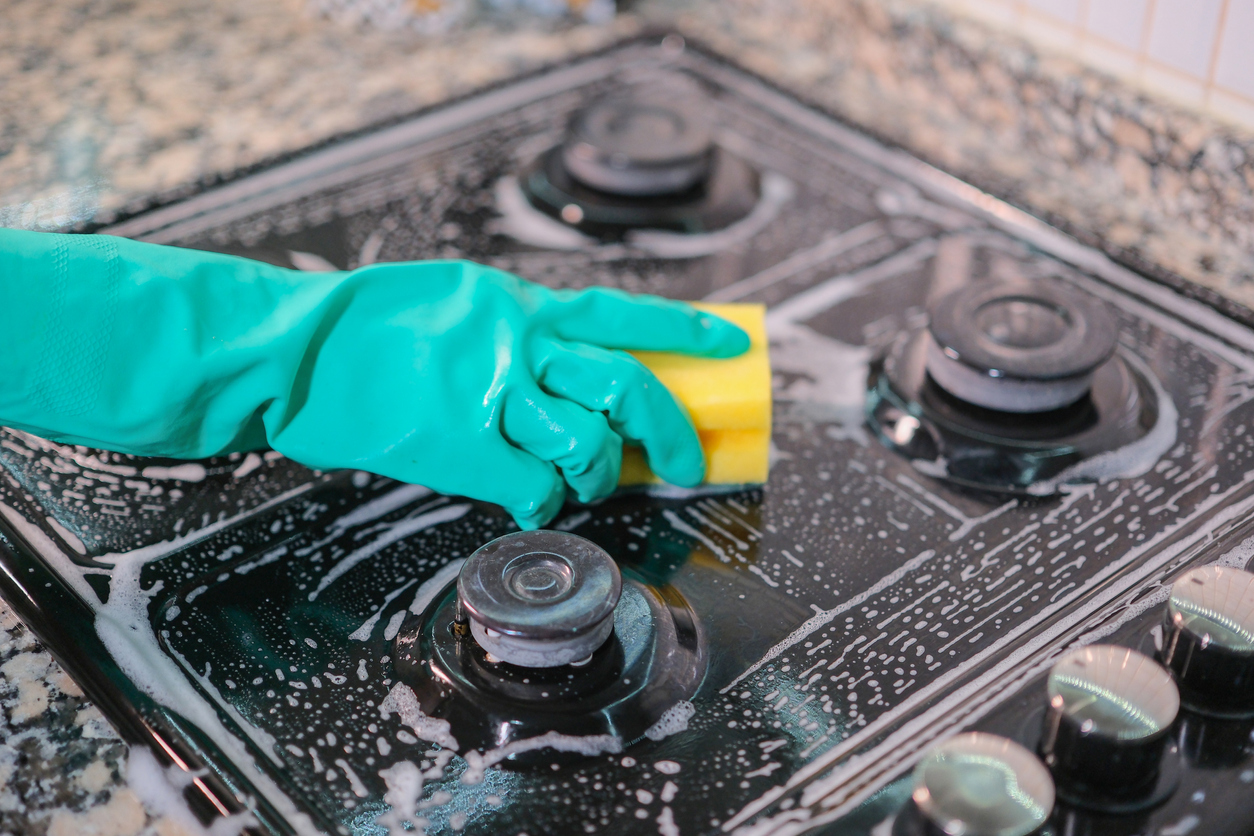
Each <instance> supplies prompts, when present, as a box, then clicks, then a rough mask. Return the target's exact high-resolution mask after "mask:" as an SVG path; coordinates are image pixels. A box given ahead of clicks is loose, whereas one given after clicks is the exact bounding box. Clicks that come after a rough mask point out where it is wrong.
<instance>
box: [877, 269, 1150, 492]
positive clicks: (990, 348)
mask: <svg viewBox="0 0 1254 836" xmlns="http://www.w3.org/2000/svg"><path fill="white" fill-rule="evenodd" d="M928 313H929V320H930V323H929V325H928V327H927V328H924V329H919V330H916V331H914V332H912V333H909V334H907V335H905V336H904V337H903V338H902V339H901V340H899V341H898V342H897V343H896V344H895V345H894V347H893V349H892V350H891V351H890V352H889V354H888V356H887V357H886V358H884V359H883V360H882V361H881V362H879V363H877V364H875V365H874V366H873V368H872V374H871V383H870V389H871V391H870V394H869V397H868V400H867V408H868V416H869V421H870V423H871V426H872V427H873V428H874V429H875V430H876V432H877V434H878V435H879V437H880V438H881V440H882V441H884V443H886V444H887V445H888V446H889V447H891V448H893V449H895V450H897V451H898V452H900V453H902V454H904V455H906V456H908V457H909V458H911V459H913V460H915V464H916V466H918V467H919V468H920V469H921V470H923V471H925V472H927V473H930V474H932V475H936V476H940V477H942V478H947V479H949V480H951V481H954V482H958V483H961V484H967V485H970V486H973V487H979V488H984V489H992V490H997V491H1006V492H1010V493H1025V494H1048V493H1053V492H1055V491H1056V490H1057V489H1058V486H1059V485H1060V484H1063V483H1065V482H1068V481H1086V480H1091V479H1099V478H1104V477H1106V476H1108V475H1119V474H1120V472H1122V471H1121V468H1122V469H1123V470H1126V469H1127V468H1129V467H1137V466H1139V464H1140V463H1139V461H1133V459H1137V458H1138V457H1139V458H1145V457H1149V456H1152V457H1153V458H1156V457H1157V456H1158V455H1160V454H1161V452H1162V451H1158V450H1157V448H1158V447H1160V446H1162V445H1161V444H1158V443H1156V442H1157V439H1156V438H1149V436H1150V435H1151V434H1153V433H1154V432H1155V429H1156V428H1157V427H1158V426H1159V424H1160V420H1159V419H1160V417H1161V416H1160V403H1159V401H1160V397H1159V387H1158V384H1157V382H1156V381H1154V380H1152V379H1151V377H1150V375H1149V372H1148V370H1146V369H1145V368H1144V364H1142V363H1140V362H1139V361H1138V360H1137V359H1136V358H1135V357H1131V356H1129V355H1124V354H1122V353H1120V352H1118V351H1116V343H1117V329H1116V327H1115V323H1114V320H1113V319H1112V317H1111V316H1110V313H1109V312H1108V311H1107V310H1106V308H1105V307H1104V305H1103V304H1102V303H1101V302H1099V301H1097V300H1096V299H1093V298H1091V297H1087V296H1084V295H1081V294H1080V293H1078V292H1076V291H1074V290H1072V289H1071V288H1069V287H1068V286H1066V285H1064V284H1063V283H1062V282H1059V281H1054V280H1036V281H1019V282H1007V283H993V282H979V283H973V284H970V285H967V286H966V287H963V288H961V289H959V290H957V291H955V292H953V293H951V294H949V295H947V296H945V297H942V298H941V299H940V300H938V301H937V302H936V303H934V304H933V305H932V306H931V308H930V310H929V312H928ZM1168 409H1170V407H1168ZM1166 417H1167V418H1168V419H1169V421H1170V423H1171V424H1172V425H1173V426H1174V418H1173V417H1171V416H1166ZM1164 423H1166V422H1164ZM1170 429H1171V428H1170V427H1166V426H1164V427H1163V428H1161V429H1160V430H1159V431H1158V433H1157V434H1158V435H1162V436H1164V438H1166V436H1167V433H1166V432H1164V430H1170ZM1171 437H1172V438H1174V434H1171ZM1138 442H1143V443H1140V444H1138ZM1168 443H1169V439H1168ZM1120 451H1123V455H1122V458H1121V454H1120ZM1103 454H1106V455H1104V456H1103V459H1102V460H1101V461H1100V462H1099V461H1097V460H1096V457H1097V456H1099V455H1103ZM1123 459H1127V461H1124V460H1123ZM1085 462H1090V465H1091V466H1087V467H1086V466H1085V465H1084V463H1085ZM1108 471H1109V472H1108Z"/></svg>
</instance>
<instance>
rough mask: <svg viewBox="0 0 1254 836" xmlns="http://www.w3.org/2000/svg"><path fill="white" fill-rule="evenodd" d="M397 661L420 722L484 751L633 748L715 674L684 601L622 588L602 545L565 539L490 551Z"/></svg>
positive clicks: (407, 636)
mask: <svg viewBox="0 0 1254 836" xmlns="http://www.w3.org/2000/svg"><path fill="white" fill-rule="evenodd" d="M395 658H396V667H397V671H398V673H399V674H400V676H401V678H402V680H403V681H404V682H406V684H408V685H409V686H410V687H412V688H413V689H414V692H415V693H416V694H417V696H418V700H419V703H420V704H421V706H422V710H423V711H424V712H425V713H426V714H428V715H430V716H433V717H439V718H441V719H444V720H447V721H449V723H450V724H451V727H452V732H453V735H454V736H455V737H456V738H457V739H458V740H459V741H462V742H463V743H469V744H470V745H472V746H481V747H484V748H489V747H497V746H503V745H506V744H508V743H509V742H511V741H512V740H524V739H527V738H531V737H536V736H539V735H545V734H549V733H550V732H556V733H558V734H561V735H566V736H570V737H588V736H601V735H612V736H615V737H618V738H621V739H622V741H623V742H624V743H630V742H631V741H633V740H636V739H638V738H640V737H642V736H643V735H644V734H645V732H646V731H648V730H649V729H650V727H652V726H653V725H654V724H656V723H657V722H658V721H659V720H660V719H661V718H662V716H663V715H664V714H665V713H666V712H667V711H668V710H669V709H671V708H672V707H674V706H675V705H676V703H678V702H679V701H680V700H685V699H688V698H689V697H691V696H692V695H693V694H694V693H696V690H697V686H698V685H700V683H701V680H702V678H703V677H704V675H705V670H706V653H705V642H704V637H703V635H702V631H701V628H700V625H699V623H698V621H697V616H696V614H695V613H694V612H693V610H692V608H691V607H690V606H689V605H688V602H687V601H686V600H685V599H684V597H683V596H682V595H681V594H680V593H679V592H678V591H677V590H675V589H673V588H672V587H669V586H663V587H653V586H647V585H645V584H643V583H641V582H639V581H637V580H634V579H630V578H628V579H626V580H622V579H621V578H620V574H619V570H618V567H617V565H616V564H615V563H614V561H613V559H611V558H610V556H609V555H608V554H606V553H605V552H604V551H603V550H602V549H601V548H600V547H598V546H597V545H595V544H594V543H592V542H590V541H588V540H585V539H584V538H582V537H578V536H576V535H574V534H567V533H564V532H560V531H530V532H518V533H515V534H507V535H506V536H504V537H500V538H498V539H496V540H493V541H492V542H490V543H488V544H487V545H485V546H483V547H481V548H480V549H479V550H478V551H476V552H475V553H474V554H472V555H471V556H470V557H469V558H468V559H467V560H466V563H465V565H464V566H463V567H462V570H461V573H460V576H459V578H458V580H457V582H456V584H450V585H449V586H448V587H446V588H445V590H444V591H443V592H442V593H440V594H439V595H437V596H436V598H435V600H434V602H433V603H432V605H431V606H429V607H428V608H427V609H426V611H425V612H424V613H423V614H422V615H420V616H411V617H410V618H409V619H407V621H406V622H405V624H404V625H403V626H402V629H401V631H400V633H399V634H398V635H397V638H396V647H395ZM501 729H508V730H509V734H508V739H506V740H502V739H501ZM544 757H545V758H547V759H549V760H551V759H552V753H545V755H544ZM518 760H519V757H518V756H515V761H516V762H517V761H518ZM523 760H525V759H523Z"/></svg>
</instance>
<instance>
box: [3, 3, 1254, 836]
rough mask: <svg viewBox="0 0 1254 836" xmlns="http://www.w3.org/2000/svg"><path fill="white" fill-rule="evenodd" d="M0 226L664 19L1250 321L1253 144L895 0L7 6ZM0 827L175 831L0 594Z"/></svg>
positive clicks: (105, 208)
mask: <svg viewBox="0 0 1254 836" xmlns="http://www.w3.org/2000/svg"><path fill="white" fill-rule="evenodd" d="M2 14H3V27H4V41H5V44H4V48H3V49H0V225H4V226H22V227H30V228H45V229H49V228H59V227H64V226H72V225H73V224H75V223H80V222H84V221H92V220H95V221H102V220H107V219H109V218H110V217H114V216H116V214H117V213H119V212H126V211H128V209H129V208H133V207H135V206H137V205H142V203H143V201H145V200H146V199H148V198H149V197H151V196H153V195H158V194H163V193H164V194H165V195H167V196H169V195H172V194H177V193H178V192H179V191H180V190H181V189H183V188H185V187H187V186H188V185H189V184H194V183H195V182H197V181H199V180H201V179H203V178H212V177H214V176H217V175H222V174H227V173H229V172H232V171H234V170H237V169H239V168H242V167H247V166H251V165H255V164H257V163H259V162H263V161H265V160H267V159H272V158H274V157H276V156H278V155H282V154H284V153H288V152H292V151H296V150H298V149H300V148H303V147H306V146H308V145H310V144H312V143H316V142H320V141H324V140H326V139H328V138H331V137H334V136H336V135H340V134H343V133H346V132H350V131H355V130H360V129H362V128H364V127H368V126H370V125H374V124H378V123H380V122H384V121H387V120H389V119H394V118H397V117H399V116H403V115H404V114H407V113H412V112H414V111H416V110H418V109H420V108H422V107H425V106H428V105H431V104H435V103H438V102H441V101H444V100H446V99H448V98H450V97H453V96H457V95H459V94H463V93H467V92H470V91H472V90H474V89H476V88H479V87H482V86H484V85H487V84H491V83H494V82H499V81H503V80H508V79H509V78H512V77H514V76H516V75H518V74H520V73H523V72H526V71H529V70H532V69H536V68H539V67H542V66H544V65H546V64H550V63H553V62H557V61H560V60H562V59H563V58H566V57H569V56H572V55H577V54H580V53H584V52H587V51H590V50H593V49H596V48H599V47H602V46H604V45H607V44H610V43H612V42H614V41H615V40H618V39H620V38H624V37H628V36H630V35H632V34H635V33H637V32H640V31H642V30H643V29H644V28H646V27H648V26H657V25H674V26H677V27H678V28H680V29H681V30H683V31H684V32H686V33H689V34H690V35H691V36H694V37H696V38H698V39H699V40H701V41H703V42H705V43H707V44H709V45H711V46H713V47H714V48H715V49H717V50H719V51H721V52H723V53H725V54H727V55H729V56H731V57H732V58H734V59H735V60H737V61H738V62H740V63H742V64H744V65H746V66H748V67H749V68H751V69H753V70H755V71H757V72H759V73H761V74H762V75H765V76H767V77H768V78H770V79H772V80H774V81H775V82H776V83H778V84H780V85H781V86H783V87H786V88H788V89H791V90H793V91H794V92H796V93H798V94H799V95H801V96H802V97H804V98H806V99H808V100H810V101H813V102H815V103H817V104H819V105H821V106H822V107H824V108H826V109H828V110H830V111H832V112H834V113H836V114H837V115H839V116H842V117H844V118H845V119H847V120H849V121H850V122H853V123H856V124H858V125H861V126H864V127H865V128H867V129H869V130H870V131H872V132H874V133H875V134H877V135H879V136H880V137H883V138H885V139H886V140H888V141H890V142H893V143H896V144H899V145H901V146H903V147H905V148H907V149H908V150H910V151H911V152H913V153H915V154H917V155H919V156H921V157H923V158H924V159H927V160H929V161H932V162H934V163H936V164H937V165H939V166H941V167H943V168H945V169H947V170H949V171H951V172H952V173H954V174H957V175H958V176H960V177H963V178H964V179H967V180H969V181H971V182H973V183H975V184H977V185H979V186H981V187H983V188H986V189H988V190H989V191H992V192H994V193H995V194H998V195H999V196H1001V197H1004V198H1007V199H1009V200H1011V201H1012V202H1015V203H1017V204H1019V205H1021V206H1023V207H1025V208H1027V209H1029V210H1031V211H1033V212H1035V213H1037V214H1040V215H1043V216H1045V217H1047V218H1049V219H1050V220H1052V221H1053V222H1055V223H1057V224H1059V225H1061V226H1063V227H1064V228H1066V229H1068V230H1070V231H1072V232H1073V233H1074V234H1077V235H1078V236H1080V237H1083V238H1085V239H1087V240H1089V241H1090V242H1093V243H1098V244H1100V245H1103V246H1107V247H1108V248H1111V249H1112V250H1115V251H1118V252H1119V253H1120V254H1121V255H1123V256H1125V257H1131V258H1134V259H1135V258H1139V259H1143V260H1144V261H1145V262H1146V263H1148V264H1150V265H1156V266H1157V267H1161V268H1165V269H1166V270H1169V271H1171V272H1173V273H1175V274H1178V275H1179V276H1182V277H1184V278H1185V279H1187V280H1189V281H1192V282H1196V283H1198V284H1200V285H1202V286H1204V287H1205V288H1209V289H1210V290H1212V291H1216V292H1219V293H1222V294H1223V295H1224V296H1226V297H1227V298H1230V299H1234V300H1236V301H1238V302H1241V303H1243V304H1246V305H1251V306H1254V136H1251V135H1250V134H1248V133H1244V132H1241V131H1239V130H1237V129H1234V128H1229V127H1226V126H1224V125H1222V124H1219V123H1217V122H1214V121H1212V120H1208V119H1205V118H1202V117H1199V116H1196V115H1194V114H1191V113H1188V112H1185V111H1183V110H1180V109H1179V108H1176V107H1173V106H1171V105H1169V104H1166V103H1162V102H1158V101H1154V100H1150V99H1147V98H1146V97H1144V96H1143V95H1140V94H1137V93H1135V92H1134V91H1131V90H1129V89H1128V88H1126V87H1123V86H1122V85H1120V84H1119V83H1117V82H1115V81H1113V80H1110V79H1108V78H1106V77H1104V76H1102V75H1100V74H1098V73H1095V72H1091V71H1088V70H1085V69H1084V68H1082V67H1079V66H1077V65H1076V64H1074V63H1072V62H1071V61H1069V60H1065V59H1056V58H1051V57H1049V56H1043V55H1040V54H1038V53H1036V52H1034V51H1033V50H1032V48H1031V47H1029V46H1028V45H1026V44H1024V43H1020V42H1015V41H1014V40H1011V39H1007V38H1006V37H1005V36H995V35H994V34H993V33H992V32H990V31H989V30H988V29H986V28H984V27H982V26H981V25H979V24H977V23H974V22H970V21H962V20H957V19H955V18H953V17H952V16H951V15H950V14H949V13H947V12H944V11H942V10H940V9H937V8H934V7H931V6H929V5H926V4H924V3H920V2H917V0H685V2H661V0H655V1H654V2H644V3H640V4H636V5H635V6H634V7H633V11H632V12H631V13H630V14H627V15H622V16H620V17H619V18H618V19H617V20H615V21H613V22H612V23H609V24H605V25H599V26H592V25H587V24H579V23H571V22H566V23H553V22H544V23H537V24H530V25H527V24H524V25H518V23H517V21H516V20H504V19H500V18H491V19H489V20H487V21H486V22H483V21H481V22H479V23H478V24H476V25H465V26H462V27H460V28H457V29H455V30H454V31H452V32H450V33H448V34H444V35H440V36H424V35H422V34H421V33H419V32H416V31H414V30H412V29H400V30H396V31H381V30H378V29H374V28H369V27H359V28H351V27H346V26H344V25H343V24H340V23H337V22H334V21H330V20H326V19H322V18H319V17H317V16H315V15H311V14H309V13H307V11H306V7H305V5H304V3H303V2H301V0H6V2H5V4H4V10H3V12H2ZM0 706H2V708H3V712H2V716H0V836H2V834H6V833H12V834H36V836H39V834H44V833H48V834H56V836H70V834H88V836H90V835H91V834H98V836H127V835H128V834H137V833H159V834H161V836H175V834H177V833H179V832H180V828H179V826H178V824H177V823H175V822H173V821H171V820H169V819H161V818H154V817H152V816H151V815H149V814H148V813H147V812H146V811H145V810H144V808H143V806H142V804H141V803H140V801H139V800H138V798H137V797H136V796H135V795H134V794H133V793H132V792H131V790H129V789H128V788H127V787H126V784H125V782H124V780H123V776H124V773H125V756H126V749H125V746H124V745H123V743H122V742H121V741H120V740H119V739H118V738H117V736H116V734H115V733H114V732H113V731H112V730H111V729H110V727H109V725H108V724H107V723H106V722H105V721H104V720H103V718H102V717H101V716H100V714H99V712H98V711H97V710H96V709H95V708H94V707H93V706H91V705H90V704H89V703H88V702H87V701H86V700H85V699H84V698H83V697H82V695H81V693H80V692H79V691H78V689H77V688H76V687H75V685H74V684H73V682H71V681H70V680H69V679H68V677H66V675H65V673H64V672H63V671H62V670H61V669H60V667H59V666H58V665H57V664H56V663H55V661H53V660H52V659H51V657H50V656H48V654H47V653H46V652H45V651H44V650H43V649H42V648H41V647H40V646H39V644H38V642H37V641H35V639H34V638H33V637H32V636H31V634H30V633H29V631H28V630H27V629H26V628H25V627H24V626H22V625H21V624H20V623H19V622H18V621H17V620H16V619H15V618H14V616H13V615H12V613H11V611H10V610H9V609H8V608H7V607H6V606H4V605H3V604H2V603H0Z"/></svg>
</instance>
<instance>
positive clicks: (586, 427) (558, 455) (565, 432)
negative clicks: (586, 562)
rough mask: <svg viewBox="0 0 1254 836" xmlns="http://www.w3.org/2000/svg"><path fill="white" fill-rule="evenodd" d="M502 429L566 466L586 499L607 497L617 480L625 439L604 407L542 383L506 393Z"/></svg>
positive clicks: (534, 452)
mask: <svg viewBox="0 0 1254 836" xmlns="http://www.w3.org/2000/svg"><path fill="white" fill-rule="evenodd" d="M501 433H502V435H504V436H505V438H506V439H508V440H509V441H510V442H511V443H512V444H515V445H517V446H518V447H520V448H522V449H523V450H525V451H527V452H528V453H530V454H532V455H533V456H536V457H537V458H539V459H543V460H544V461H548V462H552V463H553V464H555V465H557V466H558V468H560V469H561V471H562V476H563V477H564V478H565V479H566V483H567V484H569V485H570V486H571V488H572V489H574V491H575V493H576V495H578V497H579V499H580V500H581V501H583V502H595V501H596V500H598V499H604V498H605V497H607V496H609V495H610V493H611V492H612V491H613V490H614V488H615V487H617V485H618V471H619V467H620V466H621V465H622V459H623V440H622V438H620V437H619V436H618V435H617V434H616V433H615V432H614V431H613V430H611V429H610V425H609V422H607V421H606V419H605V416H604V415H602V414H600V413H599V412H589V411H588V410H587V409H584V408H583V407H581V406H579V405H578V404H575V403H572V402H570V401H568V400H563V399H561V398H555V397H553V396H552V395H549V394H547V393H545V392H543V391H541V390H540V388H539V387H537V386H519V387H516V388H514V389H512V390H511V391H510V392H508V393H507V394H506V396H505V408H504V410H503V412H502V413H501Z"/></svg>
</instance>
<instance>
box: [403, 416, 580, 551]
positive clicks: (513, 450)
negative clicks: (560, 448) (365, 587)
mask: <svg viewBox="0 0 1254 836" xmlns="http://www.w3.org/2000/svg"><path fill="white" fill-rule="evenodd" d="M489 443H493V442H489ZM476 458H477V459H479V460H481V461H486V462H487V463H488V466H487V467H484V468H468V469H466V471H464V472H463V474H462V475H461V476H458V475H456V474H450V478H449V479H446V480H431V481H429V480H427V479H426V478H425V477H426V476H429V475H430V474H421V473H418V474H414V478H412V479H409V478H406V475H405V474H404V473H388V474H385V475H388V476H393V477H395V478H398V479H402V480H404V481H407V482H417V483H419V484H426V485H428V486H429V487H435V488H436V490H439V491H441V492H443V493H458V494H462V495H464V496H468V497H470V498H472V499H479V500H482V501H484V502H492V503H495V504H497V505H500V506H501V507H502V508H504V509H505V510H506V511H508V512H509V514H510V516H512V517H513V518H514V521H515V522H516V523H518V527H519V528H521V529H523V530H524V531H533V530H535V529H537V528H541V527H543V526H544V525H545V524H546V523H548V522H549V521H550V520H552V519H553V518H554V517H555V516H557V512H558V511H560V510H562V504H563V503H564V502H565V501H566V483H565V482H563V481H562V477H561V474H559V473H558V472H557V468H556V467H554V466H553V465H552V464H550V463H549V462H546V461H541V460H540V459H538V458H536V457H535V456H533V455H531V454H530V453H528V452H526V451H524V450H520V449H518V448H517V447H515V446H513V445H512V444H510V443H509V442H508V441H506V440H505V439H504V438H502V437H501V436H500V435H494V447H493V449H489V450H488V451H487V452H486V455H485V456H480V457H476ZM483 471H487V472H483ZM437 483H438V484H437Z"/></svg>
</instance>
